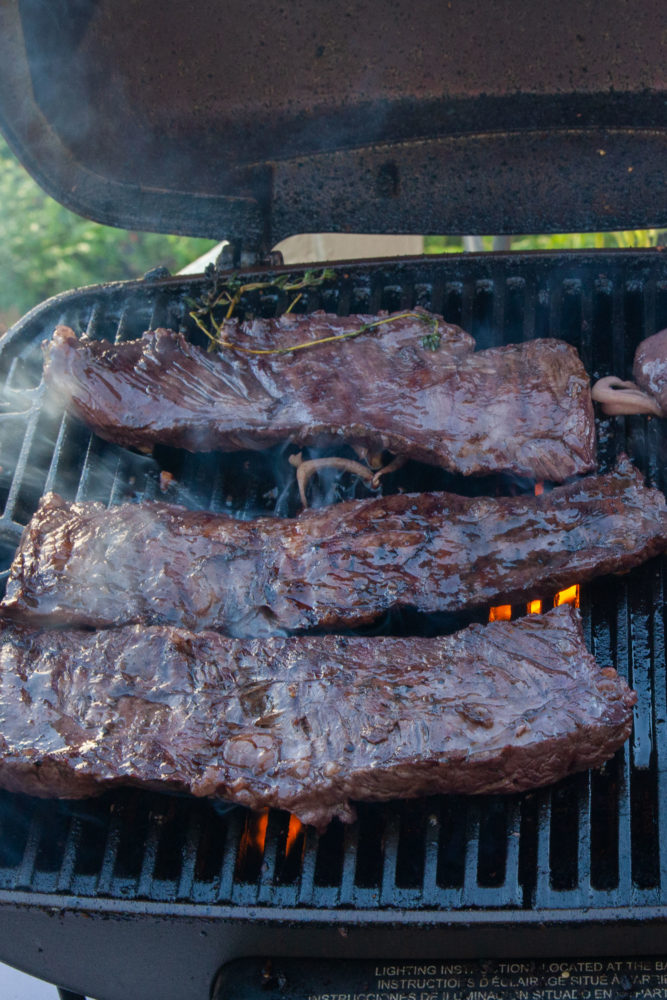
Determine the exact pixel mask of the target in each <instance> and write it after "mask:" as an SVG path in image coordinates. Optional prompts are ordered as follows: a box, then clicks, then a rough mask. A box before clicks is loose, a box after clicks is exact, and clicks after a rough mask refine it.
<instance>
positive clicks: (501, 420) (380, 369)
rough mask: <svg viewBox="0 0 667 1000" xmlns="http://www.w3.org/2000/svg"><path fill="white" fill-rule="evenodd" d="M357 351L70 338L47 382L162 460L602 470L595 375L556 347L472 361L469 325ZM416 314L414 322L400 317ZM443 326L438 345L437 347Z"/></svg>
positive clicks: (381, 337) (52, 352) (270, 335)
mask: <svg viewBox="0 0 667 1000" xmlns="http://www.w3.org/2000/svg"><path fill="white" fill-rule="evenodd" d="M392 315H395V316H396V317H397V318H395V319H391V321H390V322H386V323H385V324H384V325H382V326H379V327H375V328H373V329H371V330H368V331H367V332H365V333H363V334H362V335H360V336H357V337H355V338H354V339H350V340H341V341H336V342H335V343H325V344H320V345H318V346H317V347H314V348H311V349H309V350H299V351H296V352H291V353H282V354H271V353H267V354H246V353H241V352H240V351H238V350H233V349H230V348H227V349H221V350H220V351H218V352H216V353H207V352H206V351H204V350H202V349H200V348H199V347H196V346H193V345H192V344H190V343H189V342H188V341H187V340H186V338H185V337H184V336H183V335H182V334H179V333H174V332H173V331H171V330H164V329H158V330H155V331H151V332H148V333H146V334H144V336H143V337H142V338H141V339H140V340H135V341H129V342H126V343H120V344H112V343H109V342H108V341H96V340H89V339H81V340H79V339H78V338H77V337H76V335H75V334H74V332H73V331H72V330H70V329H69V328H68V327H62V326H61V327H58V328H57V329H56V331H55V333H54V335H53V338H52V340H51V341H50V342H46V343H45V369H44V375H45V379H46V381H47V383H48V384H49V385H50V387H51V389H52V390H53V392H54V393H56V394H57V395H58V397H60V398H61V399H62V400H63V402H64V404H65V406H66V407H67V408H68V409H69V410H70V411H71V412H72V413H74V414H75V415H76V416H77V417H79V418H80V419H81V420H83V421H84V423H86V424H87V425H88V426H89V427H91V428H92V429H93V430H94V431H95V432H96V433H97V434H99V435H100V436H101V437H103V438H105V439H106V440H108V441H113V442H116V443H118V444H122V445H126V446H131V447H135V448H139V449H142V450H149V451H150V450H151V449H152V448H153V446H154V445H155V444H157V443H162V444H167V445H172V446H175V447H178V448H186V449H188V450H190V451H213V450H222V451H234V450H237V449H242V448H253V449H258V448H266V447H268V446H269V445H273V444H276V443H277V442H283V441H291V442H293V443H295V444H298V445H307V444H326V443H331V442H332V441H333V442H335V443H342V442H343V441H345V442H347V443H348V444H350V445H352V446H353V447H354V448H356V449H357V451H359V452H360V453H362V454H364V455H368V454H372V455H378V454H379V453H381V452H382V451H383V450H384V449H388V450H389V451H391V452H394V453H396V454H401V455H404V456H408V457H411V458H415V459H418V460H420V461H422V462H427V463H429V464H432V465H438V466H443V467H444V468H446V469H449V470H450V471H452V472H456V473H461V474H463V475H471V474H472V475H481V474H485V473H490V472H501V471H506V472H511V473H515V474H517V475H521V476H529V477H531V478H537V479H547V480H553V481H558V482H561V481H563V480H564V479H567V478H568V477H569V476H572V475H575V474H579V473H584V472H590V471H592V470H593V469H594V468H595V427H594V418H593V407H592V402H591V396H590V385H589V380H588V376H587V375H586V372H585V370H584V368H583V365H582V363H581V360H580V358H579V356H578V354H577V352H576V350H575V349H574V348H573V347H570V346H569V345H568V344H565V343H564V342H563V341H559V340H534V341H531V342H529V343H525V344H513V345H509V346H507V347H499V348H493V349H490V350H485V351H479V352H478V353H474V347H475V344H474V341H473V339H472V337H470V336H469V335H468V334H467V333H464V332H463V330H461V329H460V328H459V327H457V326H452V325H450V324H447V323H445V321H444V320H443V319H442V317H433V316H431V314H429V313H425V312H423V311H421V312H420V311H418V310H416V311H414V312H409V313H407V314H392ZM400 317H407V318H400ZM377 319H378V317H377V316H347V317H339V316H332V315H328V314H325V313H314V314H311V315H305V316H296V315H286V316H282V317H280V318H279V319H257V320H253V321H251V322H245V323H240V322H237V321H236V320H231V321H230V322H229V324H228V325H227V326H225V334H226V337H227V339H228V341H230V342H233V343H237V344H239V345H242V346H246V347H251V348H252V349H254V350H273V349H276V348H287V347H290V346H294V345H296V344H301V343H305V342H307V341H311V340H319V339H322V338H325V337H331V336H338V335H340V334H345V333H347V334H350V333H352V332H353V331H355V330H358V329H359V328H360V327H363V326H365V325H367V324H368V323H371V322H373V321H377ZM432 322H437V324H438V333H437V336H436V339H437V337H439V346H438V347H437V349H436V350H430V349H429V348H428V347H427V346H424V343H423V341H424V338H425V337H426V338H427V343H431V344H433V343H434V341H433V339H431V340H430V341H429V340H428V337H429V335H430V336H431V337H433V333H432V331H433V328H432V326H431V325H430V324H431V323H432Z"/></svg>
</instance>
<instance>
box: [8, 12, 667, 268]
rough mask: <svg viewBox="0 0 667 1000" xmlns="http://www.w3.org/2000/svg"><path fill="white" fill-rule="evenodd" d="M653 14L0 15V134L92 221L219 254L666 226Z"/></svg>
mask: <svg viewBox="0 0 667 1000" xmlns="http://www.w3.org/2000/svg"><path fill="white" fill-rule="evenodd" d="M661 13H662V11H661V9H660V7H659V5H650V4H649V5H641V4H640V5H637V4H635V5H633V6H632V7H631V8H629V7H628V5H627V3H626V2H624V0H610V2H608V3H606V4H603V5H600V4H598V3H594V2H593V0H583V2H582V0H560V2H559V3H553V2H552V3H549V4H548V5H547V6H545V5H543V4H536V3H534V2H533V0H506V2H503V3H494V4H489V3H488V2H484V0H452V2H450V3H447V4H442V3H441V2H439V0H416V2H415V0H398V2H396V3H394V4H392V5H391V7H388V6H387V4H386V3H383V2H381V0H367V2H365V3H358V4H350V5H347V6H346V5H343V6H341V5H340V4H323V3H320V2H319V0H301V2H298V3H285V4H284V5H283V6H282V7H280V6H277V5H276V4H274V3H269V2H268V0H254V2H253V3H252V4H248V3H247V2H241V0H228V2H225V3H224V4H223V3H218V4H217V5H216V4H205V5H193V4H182V3H177V2H173V0H169V2H164V0H160V2H157V0H144V2H143V3H141V4H139V5H137V4H134V3H129V2H128V0H122V2H121V3H118V2H112V0H76V3H71V2H67V3H65V2H64V0H53V2H52V3H49V4H44V3H43V2H41V0H8V2H7V3H5V4H3V5H2V9H1V10H0V37H1V38H2V59H1V60H0V127H1V128H2V130H3V131H4V133H5V134H6V136H7V138H8V140H9V141H10V143H11V145H12V146H13V148H14V149H15V151H16V153H17V154H18V156H19V157H20V159H21V160H22V161H23V162H24V164H25V166H26V167H27V168H28V170H30V172H31V173H32V174H33V175H34V176H35V178H36V179H37V180H38V181H39V183H40V184H42V186H43V187H44V188H46V189H47V190H48V191H49V192H50V193H51V194H53V195H54V196H55V197H56V198H57V199H59V200H60V201H61V202H63V203H64V204H65V205H67V206H68V207H69V208H71V209H73V210H74V211H77V212H79V213H81V214H83V215H86V216H89V217H91V218H94V219H97V220H98V221H100V222H105V223H108V224H112V225H119V226H125V227H130V228H138V229H145V230H156V231H163V232H180V233H184V234H190V235H199V236H209V237H212V238H218V239H219V238H222V237H227V238H229V239H231V240H236V241H238V242H239V243H242V244H243V248H244V249H245V250H248V251H255V252H258V251H262V250H267V249H269V248H270V247H271V246H272V245H274V244H275V243H276V242H278V241H279V240H281V239H283V238H285V237H286V236H289V235H291V234H293V233H296V232H306V231H311V232H318V231H329V232H332V231H335V232H346V231H347V232H376V233H390V232H391V233H408V232H414V233H422V234H423V233H463V232H466V233H485V232H487V233H488V232H493V233H516V232H549V231H552V232H553V231H562V230H570V231H576V230H586V231H592V230H599V229H603V230H604V229H607V230H609V229H615V228H636V227H638V226H645V225H657V226H667V188H666V187H665V185H664V181H663V176H662V163H663V162H664V157H665V153H666V151H667V81H666V80H665V76H664V65H665V45H664V32H663V30H662V29H663V23H662V20H663V19H662V17H661Z"/></svg>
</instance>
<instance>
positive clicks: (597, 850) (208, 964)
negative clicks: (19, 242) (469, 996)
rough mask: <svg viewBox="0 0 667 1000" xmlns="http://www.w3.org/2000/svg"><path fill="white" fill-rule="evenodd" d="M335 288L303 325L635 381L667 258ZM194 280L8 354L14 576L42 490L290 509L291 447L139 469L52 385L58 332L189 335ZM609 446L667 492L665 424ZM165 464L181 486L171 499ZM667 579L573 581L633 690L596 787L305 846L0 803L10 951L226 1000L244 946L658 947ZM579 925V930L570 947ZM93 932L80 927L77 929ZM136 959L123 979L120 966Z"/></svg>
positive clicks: (92, 303) (111, 985)
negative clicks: (446, 343)
mask: <svg viewBox="0 0 667 1000" xmlns="http://www.w3.org/2000/svg"><path fill="white" fill-rule="evenodd" d="M340 274H341V277H340V279H339V280H338V281H337V282H336V283H335V285H333V286H332V287H331V288H329V289H327V290H326V291H320V290H310V291H309V292H307V293H306V295H305V296H304V298H303V299H302V300H301V301H300V302H299V303H298V305H297V309H298V310H302V311H311V310H314V309H317V308H324V309H327V310H330V311H337V312H339V313H341V314H346V313H348V312H365V313H374V312H377V311H378V310H380V309H388V310H393V309H407V308H413V307H414V306H416V305H421V306H424V307H426V308H429V309H433V310H434V311H436V312H442V313H443V314H444V316H445V318H446V319H447V320H448V321H450V322H454V323H458V324H460V325H461V326H463V328H464V329H467V330H468V331H469V332H471V333H472V334H473V335H474V336H475V338H476V340H477V344H478V347H479V348H483V347H488V346H495V345H496V344H500V343H508V342H511V341H521V340H525V339H530V338H532V337H534V336H557V337H561V338H563V339H564V340H566V341H568V342H569V343H571V344H574V345H575V346H576V347H577V348H578V349H579V351H580V354H581V356H582V358H583V361H584V364H585V366H586V368H587V370H588V371H589V373H590V374H591V376H592V377H593V378H598V377H601V376H603V375H606V374H610V373H614V374H618V375H620V376H621V377H626V378H627V377H629V375H630V372H631V367H632V359H633V355H634V351H635V347H636V346H637V344H638V343H639V341H640V340H642V339H643V338H644V337H646V336H648V335H650V334H652V333H653V332H655V331H656V330H658V329H660V328H661V327H664V326H667V262H664V261H663V259H662V256H661V254H660V253H659V252H645V253H641V252H639V253H626V252H622V253H616V254H613V253H609V254H607V253H605V254H597V255H591V254H582V255H576V254H569V255H567V256H560V255H557V254H541V255H529V256H516V257H510V258H508V257H495V256H493V255H490V256H484V257H474V256H471V257H467V258H450V257H448V258H445V259H443V258H434V259H430V260H428V259H427V260H420V261H414V262H409V261H408V262H403V263H388V264H387V263H379V264H376V265H371V266H368V265H359V266H356V265H355V266H354V267H345V268H344V269H343V268H341V269H340ZM201 289H202V282H201V279H194V280H187V281H185V280H183V279H180V278H174V279H167V280H161V281H146V282H137V283H131V284H127V285H122V286H118V285H110V286H105V287H100V288H97V289H91V290H84V291H81V292H73V293H68V294H66V295H64V296H60V297H58V298H56V299H53V300H50V301H49V302H47V303H45V304H44V305H43V306H42V307H40V309H39V310H37V311H35V312H33V313H32V314H30V315H29V316H28V317H26V318H25V320H23V321H22V322H21V323H19V324H18V325H17V326H16V327H15V328H14V329H13V330H12V331H11V332H10V333H9V334H8V335H7V336H6V337H5V339H4V341H3V342H2V345H1V348H0V378H1V379H2V389H1V395H0V400H1V401H2V409H0V414H2V416H1V417H0V420H1V423H0V428H1V434H2V442H3V443H2V456H1V458H0V465H1V466H2V469H1V470H0V505H1V506H0V510H2V512H3V513H2V516H1V517H0V549H1V556H2V559H3V560H4V562H3V564H2V565H1V566H0V569H5V568H6V567H8V565H9V562H10V561H11V558H12V556H13V552H14V549H15V546H16V543H17V541H18V538H19V535H20V531H21V528H22V526H23V525H24V524H25V523H26V522H27V521H28V519H29V517H30V516H31V514H32V513H33V512H34V510H35V509H36V507H37V503H38V501H39V498H40V496H41V495H42V494H43V493H44V492H46V491H47V490H50V489H53V490H56V491H57V492H59V493H61V494H62V495H63V496H65V497H66V498H67V499H75V498H76V499H78V500H83V499H85V500H92V499H94V500H101V501H104V502H109V503H119V502H121V501H124V500H128V499H143V498H153V497H162V496H164V498H166V499H168V500H172V501H174V502H180V503H183V504H185V505H187V506H192V507H203V508H210V509H212V510H220V511H228V512H234V513H236V514H238V515H239V516H243V517H251V516H254V515H257V514H259V513H273V512H275V513H278V514H281V515H288V514H289V515H291V514H294V513H295V512H296V511H297V509H298V507H299V501H298V493H297V490H296V485H295V483H294V481H293V477H294V473H293V469H292V468H291V466H290V465H289V464H288V462H287V455H286V451H287V449H274V450H273V451H272V452H267V453H261V454H255V453H243V454H240V455H230V456H220V455H189V454H186V453H183V452H177V451H171V450H169V449H158V450H157V451H156V455H155V457H153V458H149V457H145V456H140V455H135V454H133V453H130V452H128V451H125V450H124V449H122V448H118V447H115V446H113V445H109V444H106V443H104V442H102V441H101V440H99V439H98V438H96V437H93V436H91V435H90V434H89V433H88V432H87V431H85V429H84V428H83V427H82V426H81V425H79V424H78V423H77V422H76V421H74V420H72V419H71V418H69V417H66V416H65V417H63V415H62V413H61V412H60V411H56V410H55V409H54V408H53V406H52V405H51V403H50V401H49V399H48V397H47V396H46V395H45V393H44V391H43V389H42V388H41V385H40V380H41V364H42V360H41V352H40V350H39V344H40V342H41V340H42V339H43V338H44V337H46V336H48V335H49V334H50V332H51V331H52V329H53V328H54V327H55V326H56V325H57V324H58V323H65V324H68V325H70V326H73V327H74V328H75V329H77V330H79V331H82V330H87V332H88V334H89V335H90V336H92V337H107V338H109V339H114V338H118V339H128V338H132V337H136V336H139V335H140V334H141V333H142V332H143V330H145V329H147V328H148V327H154V326H158V325H161V326H176V327H178V326H179V325H184V326H185V327H186V328H189V320H188V319H187V311H188V307H187V305H186V298H187V297H192V296H197V295H198V294H200V292H201ZM281 305H282V303H281V302H280V301H279V298H278V297H277V296H274V295H264V294H262V295H258V296H257V297H256V299H255V300H253V301H252V309H253V310H254V311H255V312H257V313H260V314H263V315H271V314H273V312H274V311H275V310H276V309H278V308H280V307H281ZM598 436H599V461H600V466H601V468H602V469H603V470H605V471H606V470H607V469H608V468H610V467H611V465H612V464H613V462H614V460H615V458H616V456H617V454H618V453H620V452H621V451H627V453H628V454H629V455H630V456H631V457H632V459H633V461H634V462H635V464H636V465H637V466H638V468H639V469H641V471H642V472H643V473H644V474H645V475H646V476H647V478H648V480H649V482H650V483H651V484H652V485H656V486H658V487H659V488H661V489H662V490H663V491H665V490H666V489H667V482H666V481H665V479H666V478H667V476H666V473H665V468H666V458H667V434H665V424H664V422H663V421H657V420H651V421H648V420H647V419H646V418H644V417H632V418H627V419H623V418H613V419H609V420H603V421H602V422H601V423H600V424H599V426H598ZM163 469H164V470H167V471H168V472H170V473H172V474H173V477H174V478H173V480H171V481H170V483H169V485H167V486H166V487H165V489H166V493H164V494H163V493H162V491H161V488H160V471H161V470H163ZM163 485H164V481H163ZM406 488H409V489H411V490H422V489H451V490H454V491H456V490H458V491H462V492H466V493H469V494H472V493H475V494H482V493H488V492H492V493H493V492H506V491H508V490H511V489H513V490H516V491H532V490H533V488H534V483H532V482H528V481H522V480H516V479H509V478H508V477H490V478H486V479H483V480H469V481H468V480H461V479H457V478H455V477H452V476H449V475H447V474H446V473H444V472H442V471H440V470H437V469H432V468H427V467H425V466H419V465H416V464H409V465H407V466H406V467H404V468H403V469H402V470H400V471H399V472H397V473H395V474H393V475H392V476H391V477H387V479H386V480H385V481H384V484H383V489H384V490H385V491H395V490H397V489H406ZM318 491H319V497H318ZM354 495H357V496H365V495H368V493H367V490H366V487H365V486H364V485H363V484H362V483H360V482H357V481H354V482H352V481H350V480H349V479H347V478H345V477H344V476H343V477H341V476H340V474H339V473H331V474H329V475H328V476H322V477H320V479H319V480H318V482H317V484H316V483H315V482H314V483H313V485H312V487H311V501H312V502H313V503H314V504H317V503H318V502H322V501H323V500H326V501H331V500H335V499H340V498H342V497H350V496H354ZM663 565H664V561H663V560H652V561H651V562H650V563H648V564H646V565H645V566H643V567H641V568H640V569H638V570H636V571H633V572H632V573H631V574H629V575H627V576H626V577H622V578H613V579H603V580H598V581H595V582H593V583H592V584H589V585H587V586H585V587H582V589H581V610H582V615H583V619H584V629H585V634H586V637H587V641H588V643H589V646H590V648H591V650H592V651H593V653H594V654H595V655H596V657H597V659H598V661H599V663H600V665H601V666H606V665H610V666H614V667H616V669H617V670H618V671H619V673H621V674H622V675H624V676H626V677H627V678H628V680H629V682H630V683H631V685H632V686H633V687H634V688H635V690H636V691H637V693H638V695H639V701H638V704H637V706H636V708H635V727H634V733H633V736H632V738H631V741H630V743H629V744H627V745H626V746H625V747H624V748H623V750H622V751H620V752H619V753H618V754H617V755H616V757H615V758H614V760H612V761H611V762H609V764H607V765H606V766H605V768H604V769H603V770H602V771H600V772H596V773H593V774H583V775H577V776H574V777H572V778H570V779H568V780H567V781H565V782H563V783H561V784H560V785H558V786H555V787H553V788H550V789H545V790H542V791H538V792H535V793H530V794H525V795H522V796H511V797H507V798H500V797H493V798H483V799H463V798H462V799H458V798H445V797H441V798H434V799H429V800H417V801H413V802H402V803H394V804H389V805H380V806H369V805H361V806H360V808H359V820H358V822H357V823H356V824H355V825H353V826H352V827H350V828H344V827H342V826H341V825H340V824H338V823H337V822H334V823H332V824H331V826H330V827H329V828H328V829H327V831H326V832H325V833H324V834H322V835H321V836H318V835H317V834H315V833H314V832H313V831H312V830H311V829H308V830H303V829H301V830H299V829H295V828H294V826H293V824H292V829H290V817H289V816H288V815H286V814H284V813H278V812H275V813H270V814H269V815H268V817H266V818H265V819H264V820H260V819H258V818H257V817H255V816H252V815H250V814H249V813H247V812H246V811H245V810H243V809H241V808H234V809H231V810H228V811H226V812H225V811H219V810H218V809H217V808H216V807H215V805H214V804H213V803H211V802H208V801H195V800H191V799H189V798H176V797H169V796H166V795H158V794H144V793H138V792H134V791H122V792H118V793H115V794H110V795H106V796H104V797H103V798H101V799H99V800H94V801H86V802H79V803H67V802H44V801H36V800H32V799H28V798H25V797H22V796H13V795H10V794H7V793H2V794H0V940H2V942H3V946H2V956H1V957H2V958H3V959H5V960H8V961H10V962H13V963H15V964H16V965H18V966H20V967H23V968H26V969H29V970H30V971H32V972H34V973H36V974H37V975H41V976H43V977H45V978H48V979H51V980H53V981H60V982H62V983H66V984H67V985H68V986H69V987H70V988H73V989H85V990H88V991H89V992H90V993H92V994H93V995H99V996H103V997H105V998H109V1000H115V998H116V997H118V998H119V1000H120V998H121V997H125V996H127V995H131V996H133V997H136V998H140V997H143V996H144V995H146V996H151V995H154V979H153V977H154V976H156V975H157V974H158V973H161V984H160V995H161V996H162V997H164V998H167V1000H168V998H171V997H174V998H176V997H182V996H183V995H193V996H195V995H198V994H197V993H196V989H198V990H200V991H201V995H202V996H205V995H208V993H207V991H208V990H209V989H210V986H211V983H212V980H213V976H214V973H215V971H216V969H217V968H218V967H219V966H220V964H221V963H222V962H223V961H226V960H229V959H232V958H235V957H238V956H241V955H247V954H262V953H263V954H269V953H275V952H280V953H281V954H302V955H303V954H310V955H325V954H326V955H328V956H330V957H337V956H338V957H340V956H348V957H349V956H350V955H352V954H353V955H356V956H366V957H378V956H381V955H385V956H388V955H390V956H392V957H394V958H396V957H397V956H399V955H401V956H407V957H414V956H418V957H425V956H426V955H427V954H431V955H435V954H437V955H438V956H440V957H443V956H445V955H447V954H451V955H457V956H458V957H459V958H463V957H466V956H468V955H473V954H480V953H481V952H484V951H485V952H486V953H487V954H496V955H497V954H500V955H503V954H505V955H507V954H535V955H547V954H559V953H561V954H564V953H569V954H572V953H576V954H586V953H590V954H594V953H597V954H602V953H605V954H609V953H611V952H613V951H614V950H616V951H618V952H620V953H626V954H627V953H629V952H632V953H635V954H636V953H646V952H649V951H652V950H654V949H655V950H657V949H659V948H660V947H661V946H662V938H661V931H664V925H665V916H666V915H667V909H665V907H667V878H666V877H665V874H664V873H665V872H666V871H667V837H666V836H665V835H664V834H665V832H667V815H666V811H667V796H666V795H665V789H664V787H663V785H664V774H665V767H666V766H667V763H666V759H665V758H666V754H667V735H666V732H665V729H666V723H665V704H666V688H665V626H664V583H663ZM575 582H576V581H574V580H573V581H572V583H575ZM524 611H525V609H524V608H517V609H514V612H515V613H524ZM486 617H487V615H486V614H484V615H482V616H480V615H471V616H463V615H461V616H456V617H454V616H444V615H442V616H429V617H427V618H419V617H417V616H416V615H412V614H410V613H405V614H402V615H395V616H388V617H387V618H386V619H384V620H383V621H382V622H381V623H380V624H379V625H378V626H375V627H374V628H373V629H372V631H373V632H380V633H386V634H388V633H392V632H394V633H396V632H405V633H406V634H410V633H411V632H414V631H416V630H420V631H423V632H425V633H426V634H432V633H435V632H438V631H451V630H453V629H454V628H460V627H463V626H464V625H466V624H468V623H469V622H470V621H471V620H483V619H485V618H486ZM366 631H371V630H366ZM264 828H265V829H264ZM660 831H662V834H663V835H662V836H660ZM288 842H289V843H290V846H289V849H288V847H287V845H288ZM56 912H57V914H58V915H57V916H54V914H55V913H56ZM121 915H122V919H108V918H110V917H116V918H119V917H120V916H121ZM165 916H167V917H169V918H170V920H169V921H168V922H164V921H163V920H162V918H164V917H165ZM91 917H92V918H95V919H91ZM84 918H85V919H84ZM105 918H107V919H105ZM137 922H140V923H141V925H142V934H141V935H137V934H136V931H135V930H133V929H134V928H135V927H136V923H137ZM574 924H576V925H579V926H580V927H581V928H582V930H581V933H579V934H578V935H577V937H576V939H575V940H573V938H572V937H571V927H572V925H574ZM84 925H85V932H86V933H85V935H84V934H83V933H82V934H81V935H79V934H73V933H72V929H73V928H77V929H78V928H79V927H82V929H83V927H84ZM499 925H502V926H503V933H502V935H500V936H498V934H497V931H498V926H499ZM276 926H279V927H280V931H279V932H276ZM628 927H631V928H634V929H635V936H634V937H633V936H632V933H630V934H628V932H627V929H628ZM339 931H340V932H341V933H339ZM139 937H140V940H135V938H139ZM499 937H500V938H501V940H499ZM31 942H34V945H33V944H31ZM119 955H122V956H123V962H122V963H121V964H122V965H124V966H127V971H124V970H119V967H118V961H117V959H118V956H119ZM186 957H187V961H186V962H184V961H183V960H184V958H186ZM184 966H185V967H184ZM130 969H131V972H130ZM124 977H127V978H124ZM129 984H131V986H130V985H129ZM142 990H143V992H142Z"/></svg>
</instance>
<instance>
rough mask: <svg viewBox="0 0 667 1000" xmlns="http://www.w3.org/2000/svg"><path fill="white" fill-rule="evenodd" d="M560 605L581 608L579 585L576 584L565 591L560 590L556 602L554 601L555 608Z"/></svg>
mask: <svg viewBox="0 0 667 1000" xmlns="http://www.w3.org/2000/svg"><path fill="white" fill-rule="evenodd" d="M559 604H574V606H575V608H578V607H579V584H578V583H575V584H574V585H573V586H572V587H567V588H566V589H565V590H559V591H558V593H557V594H556V600H555V601H554V606H555V607H558V605H559Z"/></svg>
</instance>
